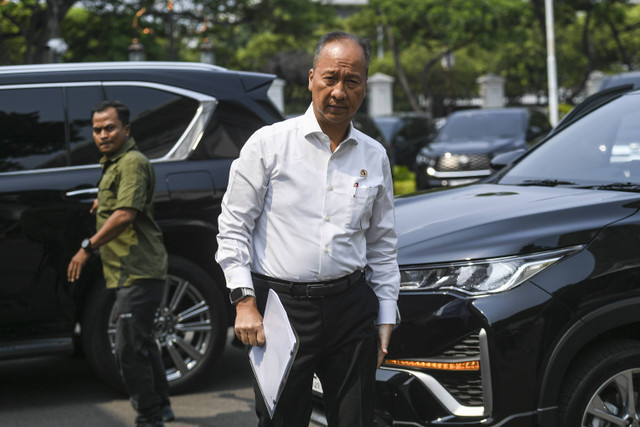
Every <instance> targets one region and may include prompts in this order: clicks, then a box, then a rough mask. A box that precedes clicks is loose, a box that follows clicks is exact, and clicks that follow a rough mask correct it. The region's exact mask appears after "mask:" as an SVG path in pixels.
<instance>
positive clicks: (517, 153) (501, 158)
mask: <svg viewBox="0 0 640 427" xmlns="http://www.w3.org/2000/svg"><path fill="white" fill-rule="evenodd" d="M526 152H527V150H526V149H524V148H518V149H517V150H513V151H507V152H506V153H501V154H498V155H496V156H495V157H494V158H493V159H491V169H493V170H494V171H497V170H500V169H502V168H504V167H505V166H508V165H510V164H511V163H513V162H515V161H516V160H518V159H519V158H520V157H522V155H523V154H524V153H526Z"/></svg>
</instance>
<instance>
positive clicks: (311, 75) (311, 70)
mask: <svg viewBox="0 0 640 427" xmlns="http://www.w3.org/2000/svg"><path fill="white" fill-rule="evenodd" d="M311 79H313V68H309V86H308V87H307V88H308V89H309V91H311Z"/></svg>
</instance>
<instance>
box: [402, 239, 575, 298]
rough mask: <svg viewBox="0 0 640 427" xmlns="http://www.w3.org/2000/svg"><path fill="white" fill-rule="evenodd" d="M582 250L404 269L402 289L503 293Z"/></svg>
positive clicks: (472, 293)
mask: <svg viewBox="0 0 640 427" xmlns="http://www.w3.org/2000/svg"><path fill="white" fill-rule="evenodd" d="M583 248H584V246H572V247H569V248H564V249H557V250H553V251H547V252H539V253H535V254H528V255H517V256H510V257H503V258H492V259H483V260H475V261H459V262H451V263H446V264H437V265H435V264H434V265H429V266H425V267H422V268H415V267H407V268H401V270H400V289H401V290H418V289H424V290H453V291H459V292H462V293H465V294H468V295H475V296H477V295H483V294H493V293H498V292H504V291H507V290H509V289H513V288H515V287H516V286H518V285H520V284H521V283H523V282H525V281H526V280H528V279H530V278H531V277H533V276H534V275H536V274H537V273H539V272H541V271H542V270H544V269H546V268H549V267H550V266H552V265H553V264H555V263H556V262H558V261H559V260H561V259H562V258H566V257H567V256H570V255H573V254H575V253H576V252H579V251H581V250H582V249H583Z"/></svg>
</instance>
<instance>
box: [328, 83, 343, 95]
mask: <svg viewBox="0 0 640 427" xmlns="http://www.w3.org/2000/svg"><path fill="white" fill-rule="evenodd" d="M331 96H333V97H334V98H338V99H342V98H344V83H343V82H342V81H338V82H337V83H336V84H335V85H333V90H332V91H331Z"/></svg>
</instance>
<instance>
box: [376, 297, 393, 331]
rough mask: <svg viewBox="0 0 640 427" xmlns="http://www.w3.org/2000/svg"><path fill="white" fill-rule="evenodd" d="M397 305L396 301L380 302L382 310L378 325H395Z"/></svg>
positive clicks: (379, 312) (377, 321)
mask: <svg viewBox="0 0 640 427" xmlns="http://www.w3.org/2000/svg"><path fill="white" fill-rule="evenodd" d="M397 305H398V304H397V303H396V301H389V300H384V301H380V309H379V310H378V320H376V325H395V324H396V319H397V317H396V308H397Z"/></svg>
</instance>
